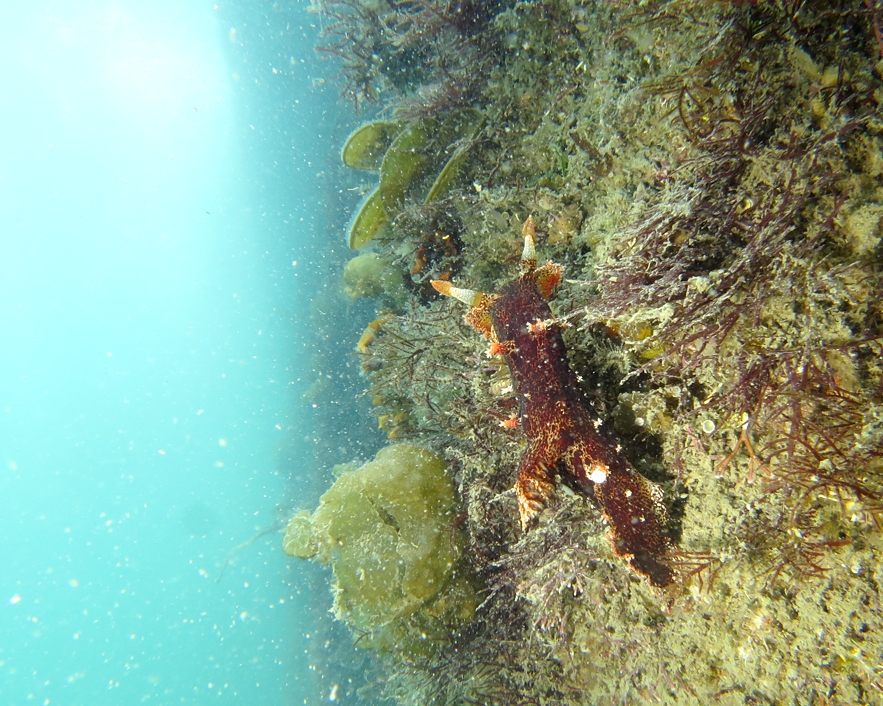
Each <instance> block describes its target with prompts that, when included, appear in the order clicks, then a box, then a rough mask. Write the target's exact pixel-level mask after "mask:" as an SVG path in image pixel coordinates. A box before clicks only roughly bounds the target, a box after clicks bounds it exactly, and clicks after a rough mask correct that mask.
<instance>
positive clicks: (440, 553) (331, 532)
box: [283, 444, 475, 647]
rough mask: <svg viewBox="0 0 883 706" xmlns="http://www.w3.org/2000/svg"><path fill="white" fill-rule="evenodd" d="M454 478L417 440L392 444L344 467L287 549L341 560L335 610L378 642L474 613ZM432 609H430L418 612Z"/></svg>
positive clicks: (335, 564) (295, 522) (335, 565)
mask: <svg viewBox="0 0 883 706" xmlns="http://www.w3.org/2000/svg"><path fill="white" fill-rule="evenodd" d="M454 503H455V495H454V487H453V484H452V482H451V479H450V478H449V477H448V475H447V473H446V468H445V464H444V461H443V460H442V459H441V458H440V457H439V456H438V455H436V454H434V453H432V452H431V451H428V450H426V449H423V448H421V447H419V446H415V445H413V444H397V445H394V446H388V447H386V448H384V449H381V451H380V452H379V453H378V454H377V456H376V458H375V459H374V460H373V461H370V462H368V463H366V464H365V465H363V466H362V467H361V468H358V469H357V470H354V471H349V472H345V473H343V474H342V475H341V476H340V477H339V478H338V479H337V481H335V483H334V485H332V486H331V488H330V489H329V490H328V491H327V492H326V493H325V494H324V495H323V496H322V498H321V500H320V502H319V507H318V508H317V509H316V510H315V511H314V512H313V513H312V515H308V514H306V513H301V514H299V515H296V516H295V517H294V518H292V520H291V521H290V522H289V525H288V528H287V530H286V532H285V538H284V540H283V548H284V549H285V551H286V552H287V553H288V554H290V555H292V556H298V557H301V558H315V559H316V560H318V561H321V562H323V563H331V565H332V569H333V571H334V580H333V588H334V612H335V614H336V615H337V616H338V617H339V618H342V619H344V620H346V621H347V623H349V624H350V625H351V626H352V627H353V628H354V629H356V630H358V631H360V632H368V633H375V632H376V633H377V639H374V640H370V639H369V640H368V641H367V643H366V644H373V646H375V647H377V646H378V645H382V644H389V643H390V641H391V640H392V641H394V640H396V639H398V640H401V639H406V637H405V633H406V632H407V627H406V625H405V621H404V619H405V618H409V619H410V620H409V623H412V624H413V623H414V622H415V621H416V622H419V621H420V619H421V618H423V619H426V620H428V621H431V620H432V619H437V618H438V613H439V612H441V613H443V614H445V615H446V616H449V617H450V619H452V620H462V619H463V618H464V616H467V617H468V616H469V615H471V612H472V609H473V608H474V605H475V599H474V593H473V592H472V590H471V588H469V587H468V584H466V582H465V581H463V580H462V578H458V577H455V575H454V565H455V563H456V561H457V558H458V554H459V549H458V546H457V536H456V532H455V531H454V527H453V522H454ZM424 609H425V610H426V613H425V615H423V616H419V615H417V616H415V615H414V614H415V613H419V612H421V611H423V610H424Z"/></svg>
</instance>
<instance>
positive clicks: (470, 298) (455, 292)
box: [432, 279, 481, 306]
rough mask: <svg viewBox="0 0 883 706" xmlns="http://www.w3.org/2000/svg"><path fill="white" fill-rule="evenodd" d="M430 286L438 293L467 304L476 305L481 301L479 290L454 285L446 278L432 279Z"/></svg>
mask: <svg viewBox="0 0 883 706" xmlns="http://www.w3.org/2000/svg"><path fill="white" fill-rule="evenodd" d="M432 286H433V288H434V289H435V291H436V292H438V293H439V294H444V295H445V296H446V297H453V298H454V299H457V300H458V301H461V302H463V303H464V304H467V305H469V306H478V304H479V302H480V301H481V292H476V291H475V290H474V289H465V288H464V287H455V286H454V285H453V284H451V283H450V282H447V281H446V280H441V279H434V280H432Z"/></svg>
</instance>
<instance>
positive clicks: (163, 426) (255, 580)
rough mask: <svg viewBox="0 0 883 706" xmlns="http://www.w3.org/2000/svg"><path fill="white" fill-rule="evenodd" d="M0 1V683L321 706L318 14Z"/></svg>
mask: <svg viewBox="0 0 883 706" xmlns="http://www.w3.org/2000/svg"><path fill="white" fill-rule="evenodd" d="M0 7H2V13H0V14H2V16H3V18H4V39H3V42H2V43H0V64H2V66H3V71H2V78H0V82H2V83H0V133H2V139H0V341H2V344H0V704H18V703H40V704H135V703H157V704H171V703H192V704H201V703H215V702H228V703H248V704H254V703H261V704H295V703H320V702H325V703H327V702H328V700H329V696H331V695H332V689H333V688H334V683H335V682H334V680H333V678H332V677H330V676H329V675H328V674H326V673H324V672H323V670H322V668H320V666H317V661H316V655H317V654H319V653H321V652H322V650H323V649H326V646H325V645H324V644H323V645H316V644H315V641H316V636H315V634H314V632H315V630H316V626H317V625H318V624H319V623H320V622H321V621H323V619H324V618H325V611H326V610H327V607H328V605H329V604H330V599H329V597H328V595H327V586H326V584H325V583H324V580H325V577H324V574H323V572H322V571H321V570H320V569H318V568H316V567H314V566H311V565H308V564H297V565H295V564H294V563H293V562H292V561H291V560H290V559H288V558H287V557H286V556H285V555H284V554H283V553H282V552H281V550H280V541H281V538H280V534H279V532H278V529H279V527H280V524H281V522H282V521H283V520H284V518H285V517H286V516H287V515H288V513H289V512H290V511H291V509H292V507H297V506H308V505H310V503H311V502H314V501H315V498H316V497H318V494H319V493H320V492H321V486H322V482H323V481H322V473H321V472H320V470H319V469H321V468H322V467H323V462H324V459H322V458H319V455H320V454H318V452H317V450H316V449H317V448H319V447H320V446H321V445H322V442H321V441H320V437H322V435H323V434H326V432H327V430H323V429H322V428H320V425H319V424H318V422H317V420H316V418H315V417H313V416H311V412H310V408H309V407H306V406H305V405H303V404H302V403H301V401H300V398H301V395H302V394H303V392H304V391H305V389H306V388H307V387H308V385H309V383H310V382H312V380H313V378H314V373H313V372H312V367H313V365H314V361H313V357H314V355H315V350H316V345H317V344H316V343H315V341H314V338H313V335H312V334H313V332H312V331H311V323H310V322H311V318H310V315H311V305H310V301H311V299H312V298H313V297H314V296H315V294H316V292H318V291H321V290H322V289H323V287H326V286H327V285H328V279H327V278H328V272H329V271H330V269H331V268H332V266H333V265H334V263H335V258H336V257H339V256H340V255H339V251H340V247H339V245H340V244H339V243H336V242H335V243H333V244H329V243H328V241H327V235H326V231H327V229H328V227H329V223H328V220H329V218H332V217H334V216H333V212H334V208H332V204H328V203H327V202H326V194H327V193H328V192H329V187H328V186H327V184H328V183H329V177H328V174H327V172H326V169H327V168H328V165H329V164H330V162H329V160H331V161H333V160H335V159H336V147H335V144H336V142H335V140H336V139H337V138H336V137H335V136H334V135H333V134H332V133H333V132H334V131H335V130H337V128H336V125H335V123H336V120H337V119H338V118H337V117H336V116H335V113H334V110H335V108H334V106H335V103H336V98H337V97H336V88H334V87H333V86H327V85H325V83H324V82H323V80H322V74H323V72H324V73H327V72H328V68H327V67H324V66H321V65H320V64H318V63H317V61H316V58H315V56H314V52H313V49H312V47H313V44H314V41H315V36H316V33H317V31H318V29H317V28H316V27H315V26H314V24H315V22H316V16H315V15H312V14H310V13H309V12H308V11H307V9H308V7H309V5H308V3H301V4H296V3H291V6H290V7H288V8H287V9H283V8H281V7H279V6H278V5H274V4H272V3H268V2H263V1H253V2H247V1H243V2H239V3H221V2H218V3H217V4H215V3H212V2H203V1H201V0H189V1H187V2H173V1H172V0H162V1H160V2H147V3H144V2H137V1H136V0H118V1H117V2H110V1H108V0H84V1H83V2H64V1H61V0H48V1H47V2H45V3H14V2H11V1H9V0H6V1H4V2H2V3H0ZM329 214H332V215H331V216H329ZM339 239H340V241H342V240H343V238H342V236H340V237H339ZM343 460H348V459H347V458H338V459H336V462H340V461H343ZM262 532H263V533H262ZM251 540H253V541H251ZM326 639H327V638H326ZM338 693H339V694H340V697H339V698H341V697H343V695H344V693H345V689H343V688H341V689H340V690H339V691H336V690H335V693H334V694H333V695H335V696H336V695H337V694H338Z"/></svg>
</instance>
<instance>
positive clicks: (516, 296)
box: [432, 218, 674, 587]
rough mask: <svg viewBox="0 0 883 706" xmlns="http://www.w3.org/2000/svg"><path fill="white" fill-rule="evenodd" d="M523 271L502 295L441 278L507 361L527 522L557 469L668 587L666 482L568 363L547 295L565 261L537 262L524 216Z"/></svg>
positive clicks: (521, 505)
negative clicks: (633, 457)
mask: <svg viewBox="0 0 883 706" xmlns="http://www.w3.org/2000/svg"><path fill="white" fill-rule="evenodd" d="M521 270H522V274H521V276H520V277H518V278H516V279H515V280H513V281H511V282H509V283H508V284H507V285H505V286H504V287H503V288H502V289H501V290H500V293H499V294H483V293H481V292H474V291H472V290H469V289H461V288H460V287H455V286H453V285H452V284H451V283H450V282H445V281H440V280H435V281H433V283H432V285H433V287H435V289H436V290H438V291H439V292H440V293H441V294H444V295H446V296H449V297H454V298H455V299H459V300H460V301H462V302H464V303H466V304H468V305H469V306H471V307H472V308H471V309H470V310H469V312H468V313H467V314H466V320H467V321H468V322H469V323H470V324H471V325H472V326H473V327H474V328H475V329H476V330H478V331H480V332H481V333H482V334H484V335H485V336H486V337H487V338H489V339H490V341H491V353H493V354H499V355H502V356H503V357H504V358H505V359H506V362H507V363H508V365H509V371H510V373H511V375H512V387H513V389H514V391H515V395H516V396H517V399H518V419H519V421H520V423H521V428H522V430H523V431H524V434H525V436H527V439H528V446H527V449H525V451H524V454H523V455H522V457H521V463H520V464H519V468H518V481H517V482H516V486H515V487H516V492H517V493H518V509H519V513H520V515H521V525H522V527H523V528H525V529H526V528H527V527H529V526H530V524H531V523H532V521H533V520H534V518H536V516H537V515H538V514H539V512H540V511H541V510H542V508H543V507H544V506H545V504H546V502H547V501H548V500H549V498H550V497H551V496H552V494H553V493H554V492H555V485H554V483H555V474H556V472H557V473H560V474H561V475H562V476H563V477H565V478H566V479H567V480H568V481H570V482H571V483H572V484H573V485H576V486H577V488H578V489H580V490H581V491H582V492H584V493H585V494H586V495H588V496H589V497H592V498H594V500H595V502H596V503H597V504H598V506H599V507H600V508H601V511H602V512H603V513H604V517H605V519H606V520H607V523H608V524H609V526H610V534H609V538H610V543H611V545H612V547H613V551H614V552H615V553H616V554H617V556H620V557H622V558H624V559H626V560H627V561H628V563H629V565H630V566H631V568H632V569H633V570H634V571H635V572H637V573H638V574H640V575H642V576H645V577H646V578H647V580H648V581H649V582H650V583H651V584H653V585H654V586H658V587H663V586H667V585H668V584H670V583H671V582H672V581H673V580H674V570H673V569H672V568H671V567H670V566H669V565H668V564H666V563H665V562H664V561H663V559H664V558H665V556H666V555H667V554H668V553H669V552H670V550H671V548H672V547H671V540H670V538H669V535H668V531H667V529H668V514H667V512H666V509H665V505H664V504H663V502H662V500H663V496H662V491H661V489H660V488H659V487H658V486H657V485H655V484H654V483H651V482H650V481H649V480H647V479H646V478H644V477H643V476H642V475H640V474H639V473H638V472H637V471H636V470H635V469H634V468H632V466H631V464H630V463H629V462H628V460H627V459H626V457H625V456H624V455H623V453H622V451H621V449H620V446H619V445H618V444H617V443H616V441H614V440H613V439H612V438H610V436H608V435H607V434H606V433H605V431H604V430H603V429H601V422H600V420H599V419H598V418H597V417H596V416H595V414H594V413H593V412H592V411H591V408H590V406H589V404H588V402H587V400H586V398H585V395H584V394H583V392H582V388H581V387H580V385H579V381H578V380H577V377H576V374H575V373H574V372H573V371H572V370H571V369H570V364H569V363H568V360H567V351H566V349H565V348H564V339H563V338H562V337H561V329H562V324H561V323H560V322H559V321H557V320H556V319H555V318H554V316H553V315H552V310H551V309H550V308H549V304H548V303H547V299H548V298H549V297H550V296H551V295H552V291H553V290H554V289H555V287H556V286H557V285H558V283H559V282H560V281H561V273H562V267H561V266H560V265H556V264H555V263H553V262H547V263H546V264H545V265H543V266H542V267H537V260H536V250H535V246H534V222H533V219H532V218H528V219H527V222H526V223H525V224H524V252H523V254H522V257H521Z"/></svg>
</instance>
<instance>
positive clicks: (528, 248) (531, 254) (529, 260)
mask: <svg viewBox="0 0 883 706" xmlns="http://www.w3.org/2000/svg"><path fill="white" fill-rule="evenodd" d="M521 232H522V233H523V234H524V250H523V251H522V252H521V272H522V274H523V273H525V272H531V271H532V270H535V269H536V266H537V247H536V244H535V243H534V236H535V235H536V227H535V226H534V222H533V216H528V217H527V220H526V221H525V222H524V227H523V228H522V229H521Z"/></svg>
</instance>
